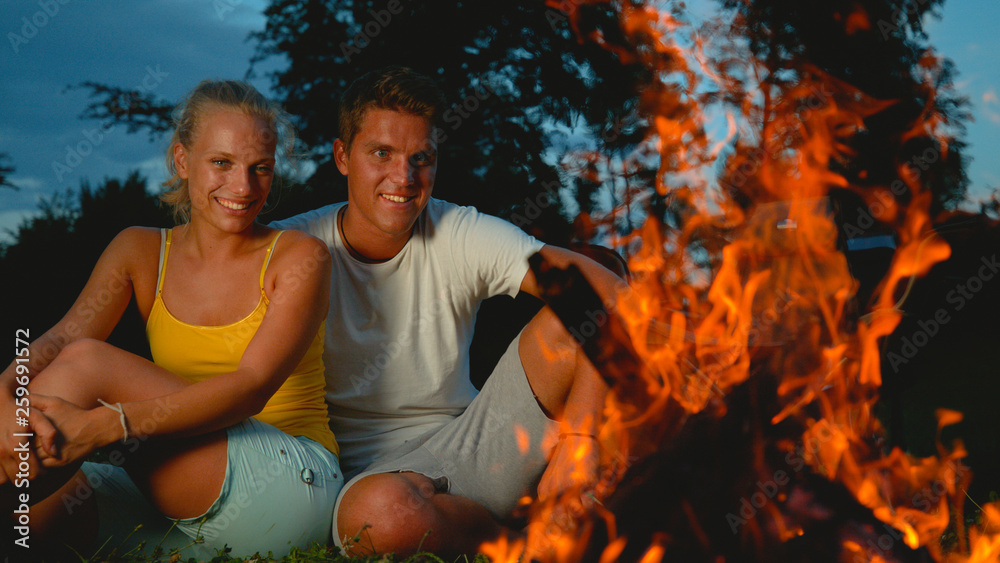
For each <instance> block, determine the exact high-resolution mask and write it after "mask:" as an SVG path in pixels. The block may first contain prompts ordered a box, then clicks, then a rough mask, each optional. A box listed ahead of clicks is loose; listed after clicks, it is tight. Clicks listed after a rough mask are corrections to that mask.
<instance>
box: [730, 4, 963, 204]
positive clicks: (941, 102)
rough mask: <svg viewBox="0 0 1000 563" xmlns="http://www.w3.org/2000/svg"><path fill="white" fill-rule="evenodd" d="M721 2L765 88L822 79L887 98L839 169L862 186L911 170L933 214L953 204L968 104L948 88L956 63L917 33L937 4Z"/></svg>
mask: <svg viewBox="0 0 1000 563" xmlns="http://www.w3.org/2000/svg"><path fill="white" fill-rule="evenodd" d="M720 1H721V3H722V5H723V6H725V7H726V8H728V9H731V10H733V11H735V13H736V14H738V16H739V17H738V18H736V26H735V28H734V29H736V30H737V31H740V32H741V33H743V34H744V35H745V36H746V37H747V38H748V41H749V48H750V50H751V52H752V53H753V54H754V55H755V56H756V57H758V58H759V59H760V60H761V61H762V62H763V66H764V69H765V72H764V75H763V76H761V77H760V82H761V83H762V84H763V85H765V86H774V87H776V89H777V90H778V91H779V92H781V91H785V90H787V89H789V88H791V87H792V86H794V85H795V84H796V83H799V82H800V81H801V80H802V79H803V78H804V77H805V76H806V75H808V74H816V73H820V74H822V75H823V76H824V77H827V78H826V79H827V80H828V81H836V82H840V83H843V84H848V85H850V86H851V87H852V88H854V89H856V92H857V95H859V96H864V97H869V98H871V99H872V100H871V101H870V102H868V103H870V104H877V103H878V102H877V101H876V100H878V101H886V102H889V104H888V107H886V108H885V109H882V110H881V111H878V112H875V113H874V114H872V115H870V116H867V117H866V118H865V119H864V123H863V124H862V125H861V127H860V128H859V130H858V132H857V133H856V134H855V135H854V136H853V137H852V139H851V141H850V146H849V147H848V150H846V151H845V155H846V156H845V158H843V159H842V160H840V161H839V162H837V163H835V164H834V165H833V168H834V169H835V171H836V172H839V173H841V174H844V175H845V177H846V178H847V179H848V181H850V182H851V183H852V184H854V185H857V186H861V187H862V188H870V187H876V186H882V187H887V186H890V185H892V183H893V182H895V181H897V180H899V179H900V178H901V177H902V176H905V175H909V174H912V175H915V176H917V177H918V182H919V184H920V185H921V186H922V188H924V189H929V190H931V192H932V193H933V194H934V204H933V206H932V209H931V211H932V213H934V214H937V213H938V212H940V211H942V210H945V209H954V208H955V207H956V206H957V204H958V203H959V202H960V201H961V200H962V198H963V197H964V196H965V192H966V189H967V187H968V177H967V175H966V172H965V158H964V157H963V154H962V151H963V149H964V148H965V143H964V142H962V140H961V139H962V137H963V136H964V134H965V123H966V122H967V121H968V120H969V119H971V116H970V114H969V112H968V100H967V99H965V98H964V97H961V96H959V95H958V94H957V93H956V92H955V91H954V79H955V75H956V70H955V68H954V64H953V63H952V62H951V61H950V60H947V59H944V58H939V57H938V56H937V55H936V54H934V52H933V50H932V48H931V46H930V44H929V42H928V38H927V35H926V33H925V32H924V29H923V22H924V21H925V20H926V18H928V17H939V14H940V8H941V6H942V5H943V3H944V0H868V1H866V2H856V1H854V0H834V1H831V2H814V3H803V2H795V1H794V0H754V1H753V2H741V1H738V0H720ZM843 101H844V100H838V102H843ZM848 103H850V102H848Z"/></svg>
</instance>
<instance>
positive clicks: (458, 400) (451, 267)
mask: <svg viewBox="0 0 1000 563" xmlns="http://www.w3.org/2000/svg"><path fill="white" fill-rule="evenodd" d="M443 109H444V101H443V97H442V95H441V93H440V90H439V89H438V87H437V86H436V84H434V82H433V81H431V80H430V79H429V78H427V77H425V76H422V75H419V74H417V73H415V72H413V71H411V70H409V69H404V68H389V69H385V70H383V71H377V72H372V73H368V74H366V75H364V76H362V77H361V78H359V79H358V80H357V81H355V82H354V84H352V85H351V86H350V88H348V90H347V91H346V92H345V93H344V97H343V99H342V102H341V107H340V122H339V124H340V135H341V137H340V138H339V139H337V140H336V141H334V145H333V156H334V159H335V161H336V164H337V167H338V169H339V170H340V172H341V173H343V174H345V175H346V176H347V185H348V200H347V202H346V203H341V204H334V205H330V206H327V207H324V208H321V209H318V210H315V211H312V212H309V213H305V214H302V215H299V216H296V217H292V218H290V219H288V220H285V221H281V222H279V226H280V227H281V228H295V229H301V230H304V231H306V232H309V233H310V234H313V235H314V236H317V237H319V238H321V239H323V240H325V241H326V242H327V244H328V245H329V248H330V252H331V254H332V256H333V263H334V265H333V283H332V286H331V305H330V313H329V316H328V318H327V325H326V353H325V357H324V360H325V362H326V369H327V401H328V403H329V407H330V425H331V427H332V428H333V430H334V432H335V434H336V435H337V440H338V442H339V443H340V445H341V452H342V458H341V465H342V467H343V468H344V471H345V472H346V473H347V477H348V478H349V479H350V481H349V482H348V483H347V485H346V486H345V487H344V490H343V492H342V493H341V496H340V499H339V500H338V503H337V507H336V509H335V522H336V524H335V529H334V537H335V540H336V541H337V543H338V544H339V545H343V541H344V540H345V539H347V540H351V539H352V538H360V539H359V541H357V542H350V541H349V542H348V543H349V545H348V547H349V548H351V549H353V550H354V551H355V552H356V553H362V552H364V551H375V552H379V553H388V552H394V553H396V554H397V555H401V554H407V553H413V552H414V551H416V550H417V549H418V548H421V549H424V550H430V551H433V552H436V553H439V554H452V553H475V551H476V548H477V547H478V546H479V545H480V543H481V542H482V541H484V540H488V539H491V538H494V537H496V536H497V535H498V534H499V533H500V531H501V528H500V526H499V524H498V522H499V521H502V520H503V519H505V518H508V517H509V516H510V515H511V513H512V511H513V510H514V508H515V507H516V505H517V502H518V500H519V499H520V498H521V497H522V496H523V495H524V494H531V493H533V492H534V490H533V489H534V487H535V485H536V484H538V493H539V495H541V496H544V495H549V494H553V493H556V492H559V491H561V490H563V489H565V488H566V487H568V486H569V485H570V476H569V475H565V474H561V473H559V472H555V471H552V472H545V474H544V475H543V472H544V471H545V468H546V465H547V459H548V458H550V457H551V459H552V461H555V460H558V459H567V458H568V457H569V456H570V455H571V453H572V452H573V451H574V450H575V449H578V448H579V446H580V445H581V442H582V441H587V440H593V436H592V434H593V432H594V431H595V428H596V424H597V414H598V413H599V412H600V409H601V407H602V406H603V397H604V394H605V392H606V389H605V387H604V384H603V382H602V381H601V379H600V377H599V376H598V374H597V373H596V371H595V370H594V369H593V367H592V366H591V365H590V364H589V362H588V361H587V360H586V358H585V357H584V356H583V355H582V353H581V352H580V350H579V347H578V346H577V345H576V342H575V341H574V340H573V339H572V338H571V337H570V335H569V334H568V333H567V332H566V330H565V329H564V328H563V327H562V326H561V325H560V324H559V322H558V320H557V319H556V318H555V316H554V315H553V314H552V313H551V311H549V310H548V309H543V311H542V312H541V313H539V315H538V316H537V317H536V318H535V319H533V320H532V321H531V323H530V324H529V325H528V326H527V327H526V328H525V329H524V330H523V332H522V333H521V335H520V336H519V337H518V338H516V339H515V340H514V342H512V343H511V345H510V347H509V348H508V350H507V352H506V353H505V354H504V356H503V357H502V358H501V360H500V362H499V364H498V365H497V368H496V369H495V371H494V372H493V374H492V375H491V376H490V377H489V379H488V380H487V382H486V384H485V385H484V387H483V389H482V391H481V392H479V393H478V395H477V393H476V390H475V388H474V387H473V386H472V383H471V382H470V380H469V344H470V341H471V338H472V332H473V325H474V322H475V317H476V312H477V310H478V308H479V304H480V303H481V302H482V300H484V299H486V298H488V297H491V296H493V295H499V294H507V295H511V296H513V295H515V294H516V293H517V292H518V291H519V290H520V291H526V292H528V293H531V294H533V295H536V296H538V295H540V293H541V292H540V288H539V287H538V284H537V283H536V280H535V278H534V276H533V274H532V273H531V271H530V270H529V269H528V263H527V258H528V257H529V256H531V255H532V254H534V253H535V252H540V253H541V255H542V256H543V257H544V258H545V259H547V260H548V261H550V262H552V263H553V264H555V265H556V266H567V265H569V264H576V265H577V266H579V267H580V268H581V270H582V271H583V273H584V275H585V276H586V277H587V278H588V280H589V281H590V282H591V284H592V285H594V287H595V289H597V291H598V293H599V294H600V295H601V296H602V299H604V300H605V302H606V303H613V302H614V296H615V293H616V291H618V290H619V289H620V288H621V286H622V284H623V282H622V281H621V280H620V279H619V278H618V277H616V276H615V275H614V274H612V273H611V272H610V271H608V270H606V269H604V268H603V267H601V266H599V265H598V264H597V263H595V262H593V261H591V260H589V259H587V258H585V257H583V256H581V255H578V254H575V253H572V252H570V251H567V250H563V249H559V248H554V247H550V246H545V245H543V244H542V243H540V242H538V241H537V240H535V239H534V238H532V237H530V236H528V235H526V234H525V233H523V232H522V231H520V230H519V229H517V228H516V227H514V226H513V225H510V224H509V223H507V222H505V221H502V220H500V219H497V218H495V217H490V216H487V215H483V214H480V213H478V212H476V211H475V210H474V209H471V208H466V207H459V206H456V205H453V204H450V203H446V202H443V201H440V200H436V199H433V198H432V197H431V194H432V190H433V187H434V177H435V172H436V170H437V144H436V137H437V136H436V135H435V125H436V123H438V121H439V120H440V117H441V112H442V110H443ZM553 419H555V420H559V421H560V422H561V424H562V426H560V425H559V424H557V423H556V422H555V421H554V420H553ZM560 428H561V429H562V434H561V435H558V437H556V433H558V432H559V431H560ZM547 432H548V433H550V439H548V440H546V439H545V437H546V433H547ZM553 443H554V444H555V445H554V446H553V445H552V444H553ZM589 445H592V444H589ZM553 466H554V465H553ZM594 469H596V468H594ZM352 476H353V478H352ZM540 478H541V482H540V483H539V479H540Z"/></svg>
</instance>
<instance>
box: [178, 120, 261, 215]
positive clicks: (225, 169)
mask: <svg viewBox="0 0 1000 563" xmlns="http://www.w3.org/2000/svg"><path fill="white" fill-rule="evenodd" d="M275 143H276V141H275V135H274V132H273V131H272V129H271V128H270V127H269V124H268V123H267V121H265V120H263V119H261V118H258V117H252V116H249V115H247V114H245V113H243V112H240V111H237V110H232V109H226V108H219V109H215V110H212V111H211V112H209V113H206V114H205V115H204V117H203V118H202V119H201V122H200V123H199V125H198V129H197V131H196V133H195V135H194V140H193V141H192V142H191V146H189V147H185V146H184V145H182V144H181V143H177V144H175V145H174V149H173V150H174V165H175V166H176V169H177V175H178V176H180V177H181V178H182V179H184V180H186V181H187V184H188V192H189V194H190V196H191V222H192V224H194V223H195V221H199V222H201V221H205V222H207V223H208V224H209V225H212V226H214V227H215V228H218V229H220V230H222V231H225V232H230V233H234V232H242V231H243V230H245V229H246V228H248V227H250V226H252V224H253V221H254V219H255V218H256V217H257V214H258V213H260V210H261V208H262V207H263V206H264V201H265V200H266V199H267V194H268V193H269V192H270V191H271V180H272V179H273V177H274V172H273V171H274V150H275Z"/></svg>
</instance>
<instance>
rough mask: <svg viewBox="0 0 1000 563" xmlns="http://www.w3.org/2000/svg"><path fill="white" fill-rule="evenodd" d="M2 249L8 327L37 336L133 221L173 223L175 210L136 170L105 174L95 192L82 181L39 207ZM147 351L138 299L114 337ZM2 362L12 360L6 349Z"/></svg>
mask: <svg viewBox="0 0 1000 563" xmlns="http://www.w3.org/2000/svg"><path fill="white" fill-rule="evenodd" d="M40 211H41V213H40V214H39V215H38V216H36V217H33V218H31V219H26V220H25V221H24V222H22V223H21V225H20V226H19V227H18V228H17V231H16V232H14V233H13V238H14V242H12V243H9V244H4V245H2V246H0V271H3V272H4V275H3V276H0V291H2V292H3V294H4V295H7V296H8V298H7V300H6V301H5V304H4V306H5V312H4V315H3V325H4V326H3V329H4V330H5V331H6V332H7V334H13V333H14V331H15V330H16V329H29V330H30V333H31V339H32V340H33V339H35V338H38V337H39V336H41V335H42V333H43V332H45V331H46V330H48V329H49V328H50V327H52V326H53V325H54V324H55V323H56V322H58V321H59V319H60V318H62V315H63V314H65V313H66V311H68V310H69V308H70V306H72V304H73V302H74V300H75V299H76V297H77V295H78V294H79V292H80V290H81V289H83V286H84V284H85V283H86V281H87V278H88V277H89V276H90V272H91V270H92V269H93V267H94V264H96V263H97V259H98V257H99V256H100V255H101V252H102V251H103V250H104V248H105V247H106V246H107V245H108V243H110V242H111V239H113V238H114V237H115V235H117V234H118V233H119V232H120V231H122V230H123V229H125V228H126V227H129V226H132V225H144V226H153V227H167V226H171V225H172V224H173V220H172V218H171V217H170V214H169V212H168V211H167V210H166V209H164V208H161V207H160V205H159V201H158V199H157V198H156V196H154V195H150V194H149V193H148V192H147V191H146V179H145V178H143V177H142V176H140V175H139V173H138V172H132V173H131V174H129V176H128V177H127V178H126V179H125V181H124V182H122V181H120V180H117V179H106V180H104V182H102V183H101V184H100V185H99V186H98V187H97V188H96V189H92V188H91V187H90V185H89V184H88V183H87V182H86V181H84V182H83V183H82V184H81V186H80V191H79V192H78V193H73V192H71V191H68V190H67V191H66V192H64V193H59V194H56V195H54V196H52V197H50V198H48V199H46V200H44V201H43V202H42V203H41V205H40ZM108 341H109V342H112V343H113V344H116V345H118V346H121V347H122V348H125V349H126V350H129V351H132V352H135V353H139V354H143V353H148V352H146V350H148V348H147V347H146V343H145V335H144V331H143V326H142V322H141V319H140V318H139V315H138V311H137V310H136V309H135V303H134V302H133V303H132V304H131V305H130V306H129V309H128V310H127V311H126V314H125V317H124V318H123V322H121V323H119V325H118V328H116V329H115V332H114V333H113V334H112V336H111V337H110V338H109V340H108ZM5 354H8V355H5V356H4V357H2V358H0V363H3V365H7V363H8V362H10V361H11V359H12V358H13V357H12V356H10V355H9V354H10V352H9V351H7V352H5Z"/></svg>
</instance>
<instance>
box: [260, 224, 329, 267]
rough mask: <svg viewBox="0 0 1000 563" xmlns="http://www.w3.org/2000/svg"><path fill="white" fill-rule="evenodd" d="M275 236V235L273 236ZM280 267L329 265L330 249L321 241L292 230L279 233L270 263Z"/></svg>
mask: <svg viewBox="0 0 1000 563" xmlns="http://www.w3.org/2000/svg"><path fill="white" fill-rule="evenodd" d="M275 236H277V234H275ZM275 262H277V264H278V265H280V266H282V267H289V268H291V267H294V268H303V269H304V268H316V267H317V266H321V265H326V266H325V267H329V263H330V249H329V248H328V247H327V245H326V243H325V242H323V241H322V240H320V239H318V238H316V237H314V236H312V235H310V234H308V233H304V232H302V231H297V230H294V229H289V230H283V231H281V236H280V237H279V238H278V241H277V242H276V243H275V247H274V249H273V250H272V257H271V263H272V264H274V263H275Z"/></svg>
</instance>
